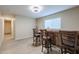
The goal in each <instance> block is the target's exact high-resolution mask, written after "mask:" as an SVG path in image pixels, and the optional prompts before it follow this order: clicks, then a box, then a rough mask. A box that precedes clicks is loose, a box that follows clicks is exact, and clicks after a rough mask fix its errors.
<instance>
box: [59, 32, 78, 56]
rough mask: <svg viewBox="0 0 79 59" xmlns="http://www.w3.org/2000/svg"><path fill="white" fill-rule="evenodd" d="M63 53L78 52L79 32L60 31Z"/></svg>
mask: <svg viewBox="0 0 79 59" xmlns="http://www.w3.org/2000/svg"><path fill="white" fill-rule="evenodd" d="M59 34H60V39H61V53H62V54H63V53H65V54H66V53H70V54H76V53H77V50H78V48H77V40H78V34H77V32H76V31H60V32H59Z"/></svg>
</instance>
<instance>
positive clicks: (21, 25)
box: [15, 16, 36, 40]
mask: <svg viewBox="0 0 79 59" xmlns="http://www.w3.org/2000/svg"><path fill="white" fill-rule="evenodd" d="M35 24H36V23H35V19H32V18H28V17H25V16H16V18H15V40H19V39H24V38H29V37H32V34H33V33H32V32H33V31H32V29H33V28H34V27H35Z"/></svg>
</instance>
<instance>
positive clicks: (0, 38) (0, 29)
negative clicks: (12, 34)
mask: <svg viewBox="0 0 79 59" xmlns="http://www.w3.org/2000/svg"><path fill="white" fill-rule="evenodd" d="M3 21H4V20H3V19H0V46H1V44H2V41H3V34H4V32H3V31H4V30H3V26H4V25H3Z"/></svg>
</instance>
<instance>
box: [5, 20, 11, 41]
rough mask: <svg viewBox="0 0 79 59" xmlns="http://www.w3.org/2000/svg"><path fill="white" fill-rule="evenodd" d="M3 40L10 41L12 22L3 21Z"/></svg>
mask: <svg viewBox="0 0 79 59" xmlns="http://www.w3.org/2000/svg"><path fill="white" fill-rule="evenodd" d="M4 40H5V41H9V40H12V21H11V20H4Z"/></svg>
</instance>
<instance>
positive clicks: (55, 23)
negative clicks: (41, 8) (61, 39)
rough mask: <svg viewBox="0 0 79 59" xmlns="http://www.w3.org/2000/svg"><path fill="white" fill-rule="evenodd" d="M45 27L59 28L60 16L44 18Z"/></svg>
mask: <svg viewBox="0 0 79 59" xmlns="http://www.w3.org/2000/svg"><path fill="white" fill-rule="evenodd" d="M45 28H52V29H60V28H61V18H54V19H50V20H45Z"/></svg>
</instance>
